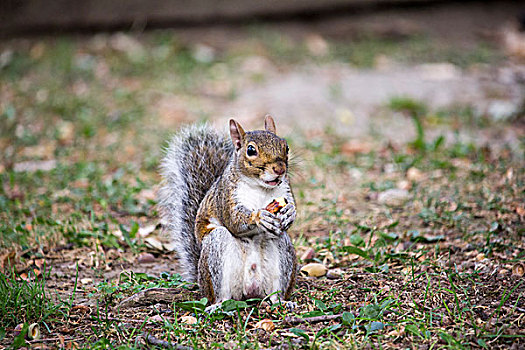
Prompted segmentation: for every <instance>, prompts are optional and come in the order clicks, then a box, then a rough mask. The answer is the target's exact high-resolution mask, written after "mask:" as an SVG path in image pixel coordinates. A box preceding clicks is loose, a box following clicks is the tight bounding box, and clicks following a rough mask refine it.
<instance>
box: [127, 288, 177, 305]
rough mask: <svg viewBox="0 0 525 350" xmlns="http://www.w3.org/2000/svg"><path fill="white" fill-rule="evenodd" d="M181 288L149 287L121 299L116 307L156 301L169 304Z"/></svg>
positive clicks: (149, 303) (155, 302)
mask: <svg viewBox="0 0 525 350" xmlns="http://www.w3.org/2000/svg"><path fill="white" fill-rule="evenodd" d="M181 291H182V289H181V288H150V289H145V290H143V291H140V292H138V293H136V294H133V295H132V296H130V297H129V298H126V299H124V300H122V301H121V302H120V303H119V304H118V308H132V307H137V306H144V305H151V304H157V303H165V304H170V303H172V302H173V300H174V299H176V297H177V295H179V294H180V293H181Z"/></svg>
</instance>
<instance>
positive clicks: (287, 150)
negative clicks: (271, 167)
mask: <svg viewBox="0 0 525 350" xmlns="http://www.w3.org/2000/svg"><path fill="white" fill-rule="evenodd" d="M288 152H290V147H288V145H286V153H288Z"/></svg>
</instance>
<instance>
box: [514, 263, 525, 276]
mask: <svg viewBox="0 0 525 350" xmlns="http://www.w3.org/2000/svg"><path fill="white" fill-rule="evenodd" d="M524 273H525V266H524V265H523V264H522V263H517V264H515V265H514V266H512V275H513V276H517V277H522V276H523V274H524Z"/></svg>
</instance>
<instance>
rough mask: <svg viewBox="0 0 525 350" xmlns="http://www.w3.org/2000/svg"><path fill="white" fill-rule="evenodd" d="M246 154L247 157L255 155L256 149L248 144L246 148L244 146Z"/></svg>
mask: <svg viewBox="0 0 525 350" xmlns="http://www.w3.org/2000/svg"><path fill="white" fill-rule="evenodd" d="M246 155H247V156H248V157H253V156H256V155H257V150H256V149H255V147H253V146H252V145H248V148H246Z"/></svg>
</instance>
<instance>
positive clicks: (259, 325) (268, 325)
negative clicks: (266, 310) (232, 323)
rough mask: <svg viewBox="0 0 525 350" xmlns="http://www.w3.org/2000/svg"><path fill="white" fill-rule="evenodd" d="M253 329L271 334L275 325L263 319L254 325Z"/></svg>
mask: <svg viewBox="0 0 525 350" xmlns="http://www.w3.org/2000/svg"><path fill="white" fill-rule="evenodd" d="M255 328H260V329H264V330H265V331H267V332H272V331H273V330H274V329H275V324H274V323H273V321H272V320H270V319H268V318H265V319H264V320H260V321H259V322H257V324H256V325H255Z"/></svg>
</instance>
